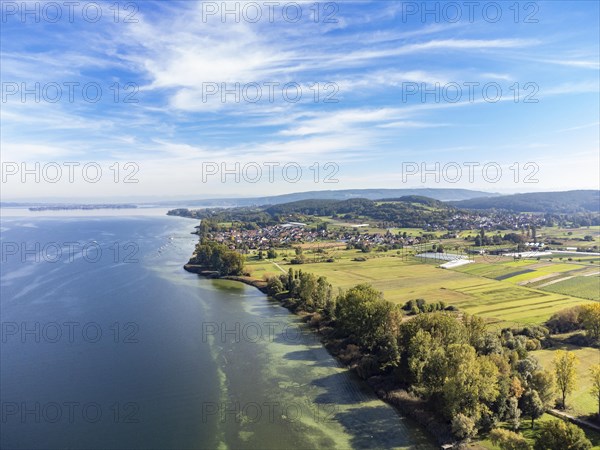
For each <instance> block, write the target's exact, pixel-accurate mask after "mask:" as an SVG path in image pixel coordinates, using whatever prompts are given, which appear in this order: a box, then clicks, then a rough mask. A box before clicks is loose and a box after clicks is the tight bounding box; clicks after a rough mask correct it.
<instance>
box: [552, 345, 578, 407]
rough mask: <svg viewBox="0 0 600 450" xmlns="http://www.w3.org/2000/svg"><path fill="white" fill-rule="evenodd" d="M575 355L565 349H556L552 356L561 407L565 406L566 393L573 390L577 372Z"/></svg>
mask: <svg viewBox="0 0 600 450" xmlns="http://www.w3.org/2000/svg"><path fill="white" fill-rule="evenodd" d="M576 365H577V357H576V356H575V355H574V354H573V353H570V352H568V351H566V350H557V351H556V354H555V356H554V374H555V375H556V385H557V386H558V389H559V390H560V392H561V395H562V404H561V406H562V408H563V409H564V408H565V407H566V398H567V394H570V393H571V392H573V388H574V387H575V382H576V381H577V373H576V372H575V366H576Z"/></svg>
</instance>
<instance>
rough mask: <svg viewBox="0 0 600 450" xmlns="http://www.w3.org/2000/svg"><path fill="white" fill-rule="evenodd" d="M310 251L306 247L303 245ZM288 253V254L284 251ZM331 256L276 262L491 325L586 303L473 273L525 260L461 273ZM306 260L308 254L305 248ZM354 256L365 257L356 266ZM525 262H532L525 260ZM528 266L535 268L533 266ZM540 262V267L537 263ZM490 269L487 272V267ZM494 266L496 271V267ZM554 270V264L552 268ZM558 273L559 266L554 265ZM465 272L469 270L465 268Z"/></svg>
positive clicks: (374, 257)
mask: <svg viewBox="0 0 600 450" xmlns="http://www.w3.org/2000/svg"><path fill="white" fill-rule="evenodd" d="M308 248H309V249H310V247H308ZM288 253H289V254H290V255H291V253H292V252H288ZM328 253H330V254H331V255H332V256H335V258H336V261H335V262H334V263H325V262H323V263H309V264H302V265H295V266H292V265H290V264H289V263H288V262H287V261H283V260H282V258H283V256H284V255H285V253H283V254H280V257H279V258H277V259H276V260H275V262H276V263H277V264H278V265H279V266H280V267H281V269H282V270H283V271H287V270H288V269H289V268H290V267H293V268H294V269H301V270H303V271H307V272H312V273H315V274H317V275H323V276H325V277H327V279H328V280H329V281H330V282H331V283H332V284H333V285H334V287H336V288H337V287H339V288H343V289H347V288H350V287H352V286H354V285H356V284H359V283H370V284H372V285H373V286H374V287H375V288H377V289H379V290H381V291H382V292H383V293H384V295H385V297H386V299H388V300H390V301H392V302H395V303H399V304H404V303H405V302H406V301H408V300H411V299H416V298H424V299H426V300H427V301H432V302H433V301H440V300H442V301H444V302H446V303H447V304H449V305H455V306H457V307H458V308H459V309H460V310H461V311H465V312H467V313H469V314H478V315H480V316H482V317H484V318H486V319H487V320H488V321H489V322H491V323H500V324H502V325H504V324H508V325H511V324H524V323H537V324H539V323H542V322H544V321H545V320H547V319H548V318H549V317H550V316H551V315H552V314H553V313H555V312H557V311H559V310H561V309H564V308H567V307H570V306H575V305H579V304H584V303H589V302H590V301H589V300H585V299H581V298H577V297H573V296H570V295H566V294H558V293H553V292H545V291H541V290H537V289H531V288H528V287H525V286H519V285H516V284H515V283H512V282H509V281H498V280H494V279H490V278H484V277H482V276H480V275H478V274H476V273H477V272H480V273H487V272H486V271H487V270H491V271H497V273H500V271H506V270H509V271H513V272H515V271H518V270H522V268H523V267H526V266H527V261H516V262H513V261H510V262H507V263H505V264H484V263H480V264H477V263H473V264H468V265H466V266H463V267H461V268H460V269H462V270H463V271H460V272H459V271H454V270H445V269H441V268H438V267H436V266H437V263H435V262H433V263H431V264H427V263H423V262H421V261H420V260H418V259H416V258H402V257H400V255H398V254H396V253H395V252H387V253H369V254H366V255H365V254H362V253H360V252H359V251H357V250H345V249H337V250H328ZM305 256H306V258H307V260H310V259H311V257H312V256H313V255H312V254H311V252H310V250H305ZM357 256H365V257H367V258H369V259H368V260H367V261H364V262H358V261H353V260H352V259H353V258H355V257H357ZM529 264H532V262H531V261H530V262H529ZM533 264H536V263H535V262H534V263H533ZM537 264H539V263H537ZM490 266H491V268H488V267H490ZM496 266H499V267H496ZM557 266H558V264H557ZM470 267H474V268H475V270H474V271H473V272H475V273H464V272H466V270H465V268H470ZM248 268H249V270H250V271H251V275H252V276H253V277H255V278H263V277H267V276H273V275H278V274H281V273H282V270H280V269H279V268H277V267H276V266H275V265H274V264H273V263H272V262H270V261H266V260H263V261H255V260H253V261H250V262H249V264H248ZM559 269H560V267H559ZM467 270H468V269H467Z"/></svg>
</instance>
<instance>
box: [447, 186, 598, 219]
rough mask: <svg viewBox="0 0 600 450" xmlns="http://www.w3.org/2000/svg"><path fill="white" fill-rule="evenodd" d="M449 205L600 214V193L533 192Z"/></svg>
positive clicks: (472, 207)
mask: <svg viewBox="0 0 600 450" xmlns="http://www.w3.org/2000/svg"><path fill="white" fill-rule="evenodd" d="M450 204H452V205H454V206H456V207H458V208H467V209H481V210H485V209H501V210H506V211H511V212H543V213H559V214H560V213H562V214H571V213H578V212H600V191H592V190H589V191H564V192H533V193H529V194H514V195H503V196H500V197H483V198H473V199H469V200H462V201H454V202H450Z"/></svg>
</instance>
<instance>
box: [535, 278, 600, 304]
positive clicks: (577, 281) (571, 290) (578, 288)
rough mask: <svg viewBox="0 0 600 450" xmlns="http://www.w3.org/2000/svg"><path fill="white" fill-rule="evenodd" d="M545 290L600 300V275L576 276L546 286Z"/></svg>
mask: <svg viewBox="0 0 600 450" xmlns="http://www.w3.org/2000/svg"><path fill="white" fill-rule="evenodd" d="M541 289H543V290H544V291H547V292H555V293H557V294H569V295H574V296H576V297H581V298H587V299H590V300H596V301H600V277H598V276H590V277H574V278H569V279H566V280H564V281H559V282H558V283H552V284H549V285H547V286H544V287H543V288H541Z"/></svg>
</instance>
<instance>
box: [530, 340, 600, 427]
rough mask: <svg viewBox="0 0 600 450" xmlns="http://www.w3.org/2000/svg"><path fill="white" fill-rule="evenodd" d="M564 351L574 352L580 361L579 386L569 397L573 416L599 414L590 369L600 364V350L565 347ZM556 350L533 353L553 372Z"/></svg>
mask: <svg viewBox="0 0 600 450" xmlns="http://www.w3.org/2000/svg"><path fill="white" fill-rule="evenodd" d="M562 349H563V350H569V351H571V352H573V353H574V354H575V355H576V356H577V358H578V359H579V365H578V366H577V384H576V389H575V391H574V392H573V393H572V394H570V395H568V396H567V406H568V408H569V411H568V412H570V413H571V414H573V415H577V416H582V415H583V416H585V415H589V414H595V413H597V412H598V400H597V399H594V398H593V397H592V394H590V388H591V387H592V382H591V380H590V376H589V369H590V367H591V366H592V365H594V364H600V350H598V349H595V348H591V347H584V348H581V347H573V346H568V345H565V346H564V347H563V348H562ZM555 351H556V349H549V350H537V351H534V352H531V354H532V355H534V356H535V357H536V358H537V359H538V360H539V361H540V363H541V364H542V366H543V367H544V368H545V369H546V370H553V364H552V360H553V359H554V352H555Z"/></svg>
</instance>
